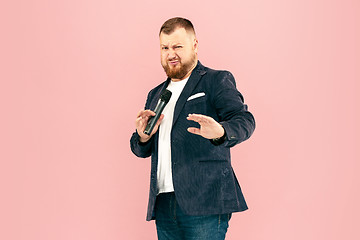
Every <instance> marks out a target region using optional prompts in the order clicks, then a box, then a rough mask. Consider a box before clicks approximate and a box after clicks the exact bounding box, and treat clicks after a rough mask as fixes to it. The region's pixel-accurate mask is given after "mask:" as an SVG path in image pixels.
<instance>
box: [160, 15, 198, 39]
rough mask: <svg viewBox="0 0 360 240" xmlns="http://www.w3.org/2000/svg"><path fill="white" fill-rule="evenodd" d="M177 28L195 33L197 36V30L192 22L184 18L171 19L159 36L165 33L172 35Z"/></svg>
mask: <svg viewBox="0 0 360 240" xmlns="http://www.w3.org/2000/svg"><path fill="white" fill-rule="evenodd" d="M177 28H185V30H186V31H188V32H193V33H194V34H195V29H194V26H193V24H192V23H191V22H190V20H188V19H186V18H182V17H174V18H170V19H169V20H167V21H166V22H164V24H163V25H162V26H161V28H160V32H159V36H160V34H161V33H162V32H163V33H165V34H170V33H172V32H174V31H175V29H177Z"/></svg>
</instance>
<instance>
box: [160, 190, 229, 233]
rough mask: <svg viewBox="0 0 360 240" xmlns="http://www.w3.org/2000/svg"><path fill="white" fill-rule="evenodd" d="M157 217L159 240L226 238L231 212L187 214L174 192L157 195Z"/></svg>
mask: <svg viewBox="0 0 360 240" xmlns="http://www.w3.org/2000/svg"><path fill="white" fill-rule="evenodd" d="M155 218H156V220H155V223H156V230H157V235H158V239H159V240H165V239H167V240H224V239H225V234H226V231H227V229H228V226H229V220H230V218H231V213H229V214H218V215H204V216H189V215H186V214H184V213H183V211H181V208H180V207H179V205H178V203H177V202H176V199H175V194H174V193H173V192H172V193H161V194H159V195H158V196H157V198H156V204H155Z"/></svg>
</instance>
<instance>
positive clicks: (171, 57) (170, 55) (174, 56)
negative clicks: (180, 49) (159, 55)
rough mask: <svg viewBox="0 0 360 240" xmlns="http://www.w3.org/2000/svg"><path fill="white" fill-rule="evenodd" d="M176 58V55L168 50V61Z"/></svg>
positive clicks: (171, 50)
mask: <svg viewBox="0 0 360 240" xmlns="http://www.w3.org/2000/svg"><path fill="white" fill-rule="evenodd" d="M174 58H176V53H175V51H174V50H173V49H170V50H169V52H168V59H169V60H171V59H174Z"/></svg>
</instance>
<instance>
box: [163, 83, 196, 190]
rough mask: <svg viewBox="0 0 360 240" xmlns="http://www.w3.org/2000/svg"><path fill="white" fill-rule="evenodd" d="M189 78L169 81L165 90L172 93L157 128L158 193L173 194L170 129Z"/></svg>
mask: <svg viewBox="0 0 360 240" xmlns="http://www.w3.org/2000/svg"><path fill="white" fill-rule="evenodd" d="M188 79H189V78H185V79H184V80H181V81H178V82H173V81H170V83H169V85H168V87H167V89H168V90H169V91H171V92H172V95H171V98H170V100H169V102H168V103H167V105H166V106H165V108H164V110H163V112H162V114H164V118H163V120H162V121H161V124H160V126H159V144H158V146H159V149H158V166H157V187H158V193H164V192H173V191H174V186H173V181H172V170H171V139H170V135H171V128H172V123H173V117H174V109H175V105H176V102H177V100H178V99H179V96H180V94H181V92H182V90H183V89H184V87H185V84H186V83H187V81H188Z"/></svg>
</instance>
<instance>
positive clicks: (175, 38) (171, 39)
mask: <svg viewBox="0 0 360 240" xmlns="http://www.w3.org/2000/svg"><path fill="white" fill-rule="evenodd" d="M189 37H190V36H189V34H188V33H187V32H186V30H185V28H177V29H175V31H173V32H172V33H170V34H166V33H161V34H160V44H164V45H167V44H174V43H186V42H187V41H189V39H190V38H189Z"/></svg>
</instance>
